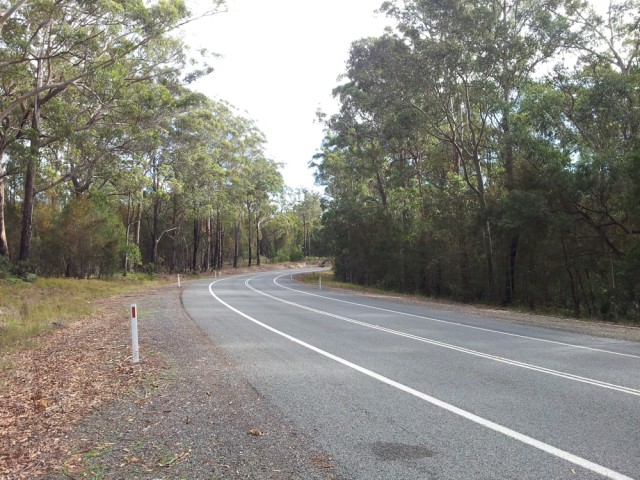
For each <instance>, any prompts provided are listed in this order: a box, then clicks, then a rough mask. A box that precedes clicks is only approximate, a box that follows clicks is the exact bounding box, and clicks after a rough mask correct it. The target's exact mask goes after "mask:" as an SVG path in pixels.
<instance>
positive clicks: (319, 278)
mask: <svg viewBox="0 0 640 480" xmlns="http://www.w3.org/2000/svg"><path fill="white" fill-rule="evenodd" d="M318 280H320V290H322V277H318Z"/></svg>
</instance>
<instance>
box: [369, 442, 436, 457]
mask: <svg viewBox="0 0 640 480" xmlns="http://www.w3.org/2000/svg"><path fill="white" fill-rule="evenodd" d="M371 451H372V452H373V453H374V455H376V456H377V457H378V458H380V460H383V461H385V462H391V461H393V460H419V459H421V458H429V457H433V456H434V455H435V454H436V453H435V452H434V451H433V450H429V449H428V448H427V447H421V446H420V445H407V444H406V443H396V442H376V443H373V444H371Z"/></svg>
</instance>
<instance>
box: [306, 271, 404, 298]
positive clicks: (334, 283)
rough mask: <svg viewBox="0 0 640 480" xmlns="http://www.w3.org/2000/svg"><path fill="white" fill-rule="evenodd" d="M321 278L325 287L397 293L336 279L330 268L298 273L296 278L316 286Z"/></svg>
mask: <svg viewBox="0 0 640 480" xmlns="http://www.w3.org/2000/svg"><path fill="white" fill-rule="evenodd" d="M320 279H322V286H323V287H335V288H345V289H348V290H354V291H356V292H365V293H366V292H380V293H386V294H391V293H395V292H390V291H389V290H385V289H382V288H376V287H372V286H364V285H357V284H355V283H348V282H341V281H339V280H336V279H335V277H334V276H333V272H332V271H330V270H327V271H323V272H311V273H301V274H297V275H296V280H298V281H300V282H303V283H308V284H311V285H316V286H319V284H320Z"/></svg>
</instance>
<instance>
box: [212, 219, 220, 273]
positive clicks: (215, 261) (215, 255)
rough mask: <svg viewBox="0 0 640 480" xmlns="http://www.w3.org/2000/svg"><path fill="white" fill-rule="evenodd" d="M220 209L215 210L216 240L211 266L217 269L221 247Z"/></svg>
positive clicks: (218, 267)
mask: <svg viewBox="0 0 640 480" xmlns="http://www.w3.org/2000/svg"><path fill="white" fill-rule="evenodd" d="M220 234H221V232H220V211H219V210H218V211H216V241H215V245H214V249H213V268H214V269H216V270H219V269H220V267H221V265H220V249H221V248H222V241H221V240H222V239H221V236H220Z"/></svg>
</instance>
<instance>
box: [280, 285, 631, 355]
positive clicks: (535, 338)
mask: <svg viewBox="0 0 640 480" xmlns="http://www.w3.org/2000/svg"><path fill="white" fill-rule="evenodd" d="M287 275H288V274H287ZM284 276H285V275H279V276H277V277H275V278H274V279H273V283H275V284H276V285H278V286H279V287H280V288H284V289H285V290H290V291H292V292H296V293H302V294H304V295H309V296H312V297H318V298H322V299H323V300H331V301H333V302H340V303H346V304H348V305H355V306H357V307H365V308H370V309H372V310H378V311H381V312H389V313H396V314H398V315H403V316H406V317H413V318H420V319H422V320H429V321H430V322H438V323H446V324H448V325H455V326H456V327H464V328H471V329H473V330H482V331H484V332H491V333H497V334H499V335H507V336H510V337H518V338H525V339H527V340H534V341H536V342H545V343H553V344H555V345H562V346H564V347H571V348H579V349H582V350H589V351H592V352H599V353H607V354H610V355H618V356H621V357H630V358H638V359H640V355H634V354H632V353H621V352H614V351H611V350H603V349H601V348H593V347H586V346H584V345H575V344H573V343H565V342H558V341H556V340H547V339H544V338H537V337H529V336H527V335H519V334H517V333H509V332H503V331H500V330H493V329H491V328H484V327H476V326H474V325H467V324H465V323H459V322H452V321H449V320H441V319H439V318H432V317H425V316H424V315H416V314H414V313H406V312H399V311H397V310H390V309H388V308H382V307H374V306H372V305H365V304H362V303H356V302H350V301H348V300H342V299H339V298H333V297H327V296H324V295H318V294H316V293H311V292H305V291H303V290H296V289H295V288H291V287H287V286H285V285H282V284H281V283H278V280H279V279H280V278H282V277H284Z"/></svg>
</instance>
